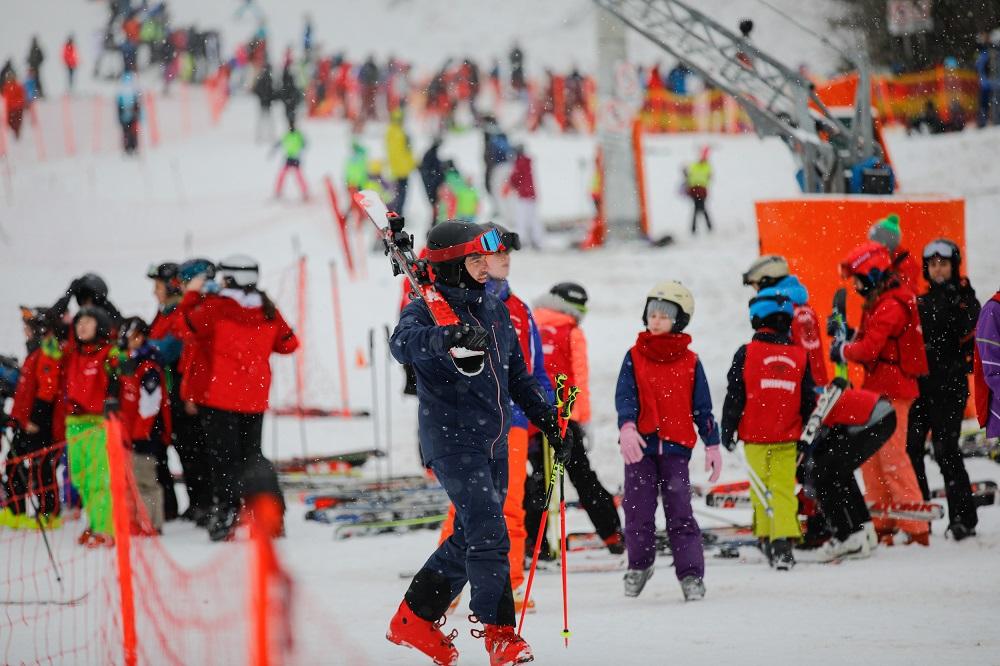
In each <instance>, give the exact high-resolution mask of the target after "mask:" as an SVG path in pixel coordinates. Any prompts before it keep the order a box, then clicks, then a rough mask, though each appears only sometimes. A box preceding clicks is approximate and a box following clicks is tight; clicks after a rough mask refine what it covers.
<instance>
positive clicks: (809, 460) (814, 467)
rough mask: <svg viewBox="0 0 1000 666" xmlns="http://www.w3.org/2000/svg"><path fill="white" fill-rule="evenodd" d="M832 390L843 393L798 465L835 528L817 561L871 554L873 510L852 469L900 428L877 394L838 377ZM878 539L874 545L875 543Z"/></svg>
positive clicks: (804, 480) (817, 556)
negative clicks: (857, 387)
mask: <svg viewBox="0 0 1000 666" xmlns="http://www.w3.org/2000/svg"><path fill="white" fill-rule="evenodd" d="M832 385H833V388H832V389H828V390H838V391H842V393H841V394H840V397H839V398H837V401H836V402H835V403H834V405H833V407H832V408H831V409H830V411H829V412H828V413H827V414H826V416H825V417H824V418H823V420H822V422H821V423H822V425H821V427H820V429H819V431H818V433H817V434H816V437H815V439H813V442H812V444H811V445H808V446H807V447H806V448H805V449H804V450H802V451H800V453H801V454H802V462H801V463H800V465H799V474H800V477H803V481H802V482H803V485H811V486H812V487H813V488H815V490H816V501H817V503H818V505H819V509H820V511H822V512H823V515H824V517H825V519H826V520H827V521H828V523H829V525H830V529H831V531H832V532H833V535H832V537H831V538H830V539H829V540H828V541H826V542H825V543H824V544H822V545H821V546H820V547H819V548H817V549H815V551H814V555H813V559H816V560H817V561H820V562H830V561H832V560H836V559H841V558H845V557H847V558H863V557H869V556H870V555H871V553H872V548H873V547H874V545H877V541H876V540H875V529H874V526H873V525H872V523H871V520H872V517H871V513H870V512H869V511H868V505H867V504H866V503H865V497H864V495H863V494H862V492H861V489H860V488H859V487H858V482H857V479H856V478H855V477H854V470H856V469H857V468H858V467H860V466H861V465H862V463H864V462H865V461H866V460H868V459H869V458H871V457H872V456H873V455H875V454H876V453H877V452H878V450H879V449H881V448H882V446H883V445H884V444H885V443H886V441H888V439H889V437H890V436H891V435H892V433H893V432H894V431H895V430H896V412H895V410H894V409H893V408H892V404H891V403H890V402H889V401H888V400H887V399H885V398H883V397H882V396H880V395H879V394H878V393H874V392H872V391H865V390H863V389H853V388H848V384H847V380H846V379H843V378H841V377H837V378H835V379H834V380H833V382H832ZM873 542H874V543H873Z"/></svg>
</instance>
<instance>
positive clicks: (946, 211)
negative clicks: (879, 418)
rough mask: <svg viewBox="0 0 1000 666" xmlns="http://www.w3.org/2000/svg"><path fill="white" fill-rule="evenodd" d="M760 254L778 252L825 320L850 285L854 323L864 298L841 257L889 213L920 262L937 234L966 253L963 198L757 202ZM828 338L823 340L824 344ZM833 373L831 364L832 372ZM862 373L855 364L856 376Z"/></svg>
mask: <svg viewBox="0 0 1000 666" xmlns="http://www.w3.org/2000/svg"><path fill="white" fill-rule="evenodd" d="M755 208H756V212H757V231H758V235H759V238H760V252H761V254H780V255H783V256H784V257H785V258H786V259H788V265H789V268H790V269H791V271H792V273H794V274H795V275H797V276H798V277H799V279H800V280H801V281H802V283H803V284H804V285H805V286H806V288H807V289H808V290H809V302H810V304H812V306H813V307H814V308H815V309H816V312H817V313H818V314H819V316H820V318H821V320H822V321H825V320H826V317H827V316H828V315H829V314H830V312H831V310H832V302H833V294H834V292H835V291H836V290H837V288H838V287H847V293H848V305H847V314H848V320H849V323H850V325H851V326H853V327H855V328H857V326H858V324H859V322H860V320H861V307H862V302H861V298H860V297H859V296H858V295H857V294H856V293H855V292H854V290H853V288H852V286H851V285H850V284H848V283H847V282H846V281H844V280H842V279H841V278H840V272H839V266H840V262H841V260H842V259H843V258H844V256H846V255H847V253H848V252H850V251H851V250H852V249H854V248H855V247H857V246H858V245H860V244H861V243H863V242H865V241H866V240H867V239H868V229H869V227H870V226H871V225H872V224H873V223H874V222H875V221H877V220H879V219H882V218H884V217H886V216H887V215H888V214H890V213H895V214H897V215H899V218H900V229H901V230H902V240H901V244H900V245H901V247H904V248H907V249H908V250H909V251H910V252H911V253H913V255H914V257H915V258H916V259H917V261H918V263H919V261H920V253H921V251H922V250H923V247H924V245H926V244H927V243H929V242H930V241H932V240H934V239H935V238H941V237H946V238H950V239H951V240H953V241H954V242H955V243H957V244H958V246H959V247H960V248H962V252H963V253H964V252H965V201H964V199H960V198H953V197H945V196H934V195H927V196H918V195H910V196H893V197H881V196H851V197H844V196H810V197H802V198H797V199H775V200H765V201H758V202H756V204H755ZM828 346H829V340H825V341H824V348H827V347H828ZM830 376H831V377H832V376H833V374H832V369H831V374H830ZM860 379H861V372H860V369H859V368H857V366H854V365H853V364H852V380H854V381H856V382H860Z"/></svg>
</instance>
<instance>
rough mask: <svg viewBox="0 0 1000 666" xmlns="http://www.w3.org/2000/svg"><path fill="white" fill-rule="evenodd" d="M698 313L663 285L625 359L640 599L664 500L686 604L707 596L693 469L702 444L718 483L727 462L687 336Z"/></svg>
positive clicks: (626, 444) (629, 492)
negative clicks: (691, 477)
mask: <svg viewBox="0 0 1000 666" xmlns="http://www.w3.org/2000/svg"><path fill="white" fill-rule="evenodd" d="M693 314H694V298H693V297H692V296H691V292H690V291H688V289H687V288H686V287H685V286H684V285H682V284H681V283H680V282H663V283H661V284H658V285H656V286H655V287H653V290H652V291H650V292H649V294H648V296H647V298H646V307H645V309H644V311H643V315H642V323H643V324H645V325H646V330H645V331H643V332H642V333H640V334H639V337H638V339H637V340H636V343H635V345H634V346H633V347H632V348H631V349H630V350H629V351H628V353H627V354H626V355H625V360H624V362H623V363H622V368H621V371H620V372H619V373H618V386H617V388H616V390H615V407H616V409H617V411H618V428H619V445H620V446H621V452H622V458H624V460H625V497H624V500H623V502H622V505H623V508H624V509H625V546H626V549H627V551H628V571H627V572H626V573H625V596H627V597H637V596H639V593H640V592H641V591H642V588H643V587H645V585H646V581H647V580H649V578H650V576H652V575H653V561H654V560H655V558H656V525H655V522H654V519H655V514H656V498H657V495H662V497H663V512H664V513H665V514H666V518H667V533H668V535H669V538H670V549H671V552H672V554H673V556H674V571H675V573H676V575H677V579H678V580H679V581H680V583H681V590H682V591H683V592H684V599H685V600H688V601H692V600H696V599H701V598H702V597H704V596H705V584H704V582H703V578H704V576H705V553H704V551H703V550H702V545H701V529H700V528H699V527H698V523H697V521H695V519H694V514H693V512H692V510H691V486H690V480H689V478H688V464H689V462H690V459H691V450H692V449H693V448H694V444H695V441H696V435H695V426H697V428H698V434H700V435H701V440H702V441H703V442H704V443H705V468H706V470H708V469H711V472H712V475H711V478H710V481H712V482H714V481H716V480H717V479H718V478H719V473H720V472H721V471H722V457H721V455H720V454H719V446H718V444H719V431H718V429H717V428H716V426H715V419H714V418H713V417H712V397H711V394H710V393H709V389H708V380H707V379H706V378H705V371H704V369H703V368H702V366H701V361H700V360H698V356H697V354H695V353H694V352H693V351H691V350H690V349H688V345H690V344H691V336H690V335H688V334H686V333H683V332H682V331H683V330H684V328H685V326H687V324H688V322H689V321H691V315H693Z"/></svg>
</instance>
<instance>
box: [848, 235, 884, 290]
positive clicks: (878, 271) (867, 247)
mask: <svg viewBox="0 0 1000 666" xmlns="http://www.w3.org/2000/svg"><path fill="white" fill-rule="evenodd" d="M891 270H892V258H891V257H890V256H889V250H887V249H886V248H885V246H884V245H882V244H881V243H876V242H875V241H868V242H867V243H864V244H862V245H859V246H858V247H856V248H854V249H853V250H851V252H850V253H848V255H847V256H846V257H845V258H844V260H843V261H842V262H840V274H841V276H842V277H844V278H851V277H859V278H861V279H862V281H863V282H864V283H865V284H866V286H867V287H869V288H870V287H874V286H875V285H877V284H878V283H880V282H882V281H883V280H884V279H885V278H886V276H887V275H888V274H889V272H890V271H891Z"/></svg>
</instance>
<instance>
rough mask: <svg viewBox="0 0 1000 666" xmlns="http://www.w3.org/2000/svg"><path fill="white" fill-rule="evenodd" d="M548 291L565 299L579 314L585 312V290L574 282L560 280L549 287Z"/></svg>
mask: <svg viewBox="0 0 1000 666" xmlns="http://www.w3.org/2000/svg"><path fill="white" fill-rule="evenodd" d="M549 293H550V294H552V295H553V296H558V297H559V298H561V299H562V300H564V301H566V302H567V303H569V304H570V305H572V306H573V307H574V308H576V309H577V310H579V311H580V313H581V314H586V312H587V298H588V297H587V290H586V289H584V288H583V287H582V286H580V285H578V284H577V283H575V282H560V283H559V284H557V285H555V286H553V287H552V288H551V289H549Z"/></svg>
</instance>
